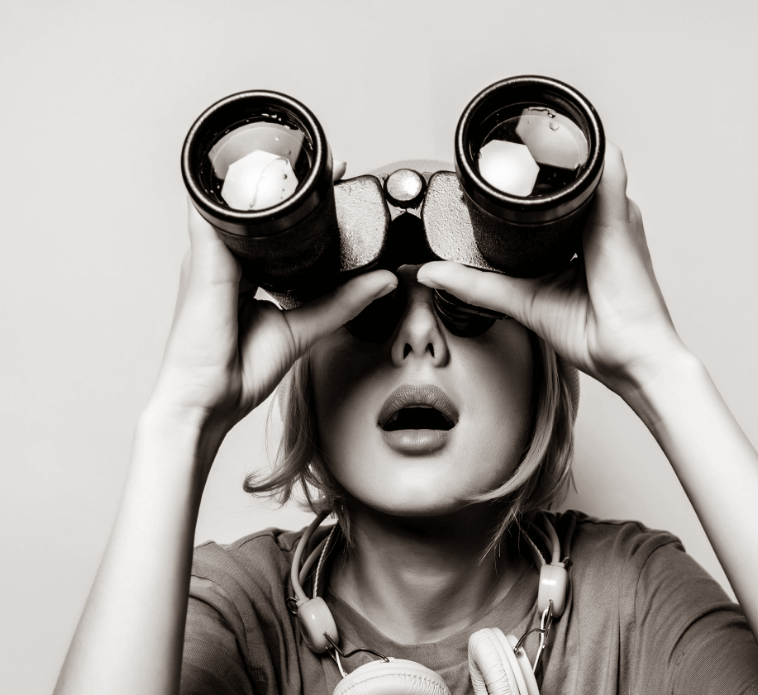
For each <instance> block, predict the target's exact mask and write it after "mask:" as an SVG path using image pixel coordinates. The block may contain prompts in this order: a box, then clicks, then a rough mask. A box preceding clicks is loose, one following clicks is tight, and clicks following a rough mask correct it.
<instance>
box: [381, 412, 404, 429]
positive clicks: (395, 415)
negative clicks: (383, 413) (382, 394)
mask: <svg viewBox="0 0 758 695" xmlns="http://www.w3.org/2000/svg"><path fill="white" fill-rule="evenodd" d="M398 415H400V411H399V410H396V411H395V412H394V414H393V415H392V417H391V418H390V419H389V420H387V422H385V423H384V426H385V427H386V426H387V425H389V424H390V423H391V422H395V420H397V416H398Z"/></svg>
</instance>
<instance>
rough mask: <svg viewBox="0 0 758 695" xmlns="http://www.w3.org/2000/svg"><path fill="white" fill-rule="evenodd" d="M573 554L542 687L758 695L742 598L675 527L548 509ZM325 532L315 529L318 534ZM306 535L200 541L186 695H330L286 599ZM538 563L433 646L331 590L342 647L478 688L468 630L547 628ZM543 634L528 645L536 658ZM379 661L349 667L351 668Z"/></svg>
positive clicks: (586, 693)
mask: <svg viewBox="0 0 758 695" xmlns="http://www.w3.org/2000/svg"><path fill="white" fill-rule="evenodd" d="M550 518H551V520H552V521H553V524H554V526H555V528H556V531H557V532H558V535H559V537H560V539H561V548H562V551H563V554H564V555H569V556H570V557H571V560H572V565H571V567H570V570H569V576H570V582H571V585H570V590H569V596H568V599H567V606H566V610H565V612H564V614H563V617H561V619H560V620H558V621H556V622H555V623H554V624H553V628H552V631H551V639H550V643H549V646H548V649H547V651H546V653H545V654H544V655H543V663H542V666H541V667H540V668H539V669H538V672H537V682H538V683H539V685H540V692H541V694H542V695H551V694H552V693H556V694H558V693H560V694H561V695H568V694H570V693H576V694H577V695H580V694H581V695H591V694H594V693H602V694H604V695H605V694H608V695H614V694H618V695H621V694H624V695H626V693H641V694H644V695H649V694H654V693H682V694H685V693H686V694H687V695H694V694H696V693H719V694H722V693H723V694H732V693H755V694H758V645H757V644H756V641H755V639H754V637H753V635H752V633H751V632H750V630H749V628H748V626H747V622H746V620H745V618H744V616H743V614H742V612H741V610H740V608H739V606H737V605H736V604H734V603H732V602H731V601H730V600H729V599H728V597H727V596H726V594H725V593H724V591H723V590H722V589H721V587H720V586H719V585H718V584H717V583H716V582H715V581H714V580H713V579H712V578H711V577H710V576H708V574H707V573H706V572H705V571H704V570H703V569H702V568H701V567H700V566H699V565H698V564H697V563H696V562H695V561H694V560H693V559H692V558H691V557H690V556H689V555H687V554H686V553H685V552H684V548H683V547H682V545H681V543H680V541H679V540H678V539H677V538H676V537H674V536H672V535H671V534H669V533H665V532H662V531H653V530H650V529H647V528H645V527H644V526H643V525H642V524H639V523H636V522H628V521H623V522H622V521H600V520H598V519H594V518H591V517H588V516H586V515H584V514H582V513H580V512H573V511H570V512H565V513H563V514H559V515H554V514H551V515H550ZM327 531H328V529H319V537H323V533H325V532H327ZM301 536H302V531H299V532H284V531H279V530H276V529H268V530H266V531H262V532H260V533H256V534H253V535H251V536H247V537H245V538H243V539H241V540H239V541H237V542H236V543H233V544H231V545H227V546H221V545H217V544H215V543H206V544H204V545H202V546H200V547H198V548H197V549H196V552H195V560H194V563H193V568H192V582H191V586H190V600H189V610H188V616H187V630H186V635H185V646H184V664H183V670H182V693H183V695H210V694H211V693H213V694H214V695H232V694H233V695H249V694H250V693H255V694H256V695H276V694H281V695H300V694H301V693H302V694H303V695H331V693H332V690H333V689H334V686H335V685H336V683H337V682H338V681H339V678H340V675H339V672H338V670H337V666H336V664H335V663H334V662H333V661H332V659H331V658H329V657H328V656H327V657H324V656H317V655H315V654H313V653H312V652H311V651H310V650H309V649H308V647H307V646H306V645H305V644H304V643H303V641H302V639H301V638H300V636H299V634H298V631H297V624H296V621H295V618H294V617H293V616H292V615H291V613H290V612H289V611H288V609H287V604H286V598H287V597H289V596H293V595H294V592H293V590H292V585H291V583H290V578H289V574H290V565H291V562H292V556H293V554H294V546H295V544H296V541H297V540H298V539H299V538H300V537H301ZM538 576H539V575H538V572H537V569H536V568H535V567H534V566H532V567H530V569H529V570H528V571H527V572H525V573H524V575H523V576H522V577H521V578H520V579H519V581H518V582H517V583H516V585H515V586H514V587H513V588H512V589H511V590H510V592H509V593H508V595H507V596H506V598H505V599H504V600H503V601H502V603H501V604H500V605H498V606H497V607H496V608H495V609H494V610H493V611H492V612H491V613H490V614H489V615H487V616H485V617H484V618H483V619H482V620H480V621H478V622H477V623H476V624H474V625H471V626H470V627H468V628H467V629H465V630H462V631H461V632H459V633H457V634H455V635H452V636H450V637H447V638H446V639H444V640H441V641H439V642H435V643H432V644H419V645H402V644H398V643H396V642H393V641H392V640H390V639H388V638H387V637H385V636H384V635H382V634H381V633H380V632H379V631H378V630H376V628H374V627H373V625H372V624H371V623H370V622H369V621H368V620H366V619H365V618H363V617H362V616H361V615H359V614H358V613H357V612H356V611H354V610H352V609H351V608H350V607H349V606H348V605H346V604H345V603H343V602H342V601H340V600H339V599H338V598H337V597H335V596H334V595H332V594H330V593H329V592H328V590H327V593H326V595H325V599H326V601H327V603H328V605H329V607H330V609H331V610H332V613H333V615H334V618H335V621H336V623H337V627H338V629H339V633H340V640H341V642H340V645H341V646H342V647H343V649H344V650H345V651H349V650H350V649H353V648H355V647H357V646H361V647H369V648H371V649H374V650H376V651H378V652H380V653H382V654H386V655H387V656H393V657H396V658H403V659H411V660H413V661H418V662H420V663H422V664H424V665H425V666H428V667H429V668H431V669H433V670H435V671H437V672H438V673H439V674H440V675H441V676H442V677H443V678H444V679H445V681H446V682H447V684H448V686H449V687H450V690H451V692H452V693H453V695H463V694H464V693H473V689H472V687H471V684H470V682H469V676H468V662H467V661H468V660H467V645H468V638H469V636H470V635H471V634H472V633H473V632H475V631H476V630H478V629H480V628H482V627H499V628H500V629H501V630H503V632H504V633H506V634H514V635H517V636H521V635H522V634H523V633H524V632H526V630H527V629H529V628H530V627H536V626H538V624H539V618H538V616H537V609H536V605H537V588H538ZM537 644H538V638H537V636H536V635H534V636H532V637H530V638H529V640H528V641H527V644H526V649H527V653H528V655H529V658H530V660H532V661H533V660H534V654H535V651H536V646H537ZM370 658H371V657H368V656H365V655H363V654H361V655H358V656H356V657H353V658H351V659H349V660H348V661H346V662H345V665H346V667H347V670H348V671H351V670H353V669H355V668H357V667H358V666H359V665H361V664H362V663H365V662H366V661H368V660H370Z"/></svg>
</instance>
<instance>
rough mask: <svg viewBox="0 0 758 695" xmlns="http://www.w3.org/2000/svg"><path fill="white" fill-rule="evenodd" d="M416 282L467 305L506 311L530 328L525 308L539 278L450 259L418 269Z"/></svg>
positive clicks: (530, 302) (530, 300) (527, 311)
mask: <svg viewBox="0 0 758 695" xmlns="http://www.w3.org/2000/svg"><path fill="white" fill-rule="evenodd" d="M418 281H419V282H420V283H421V284H423V285H426V286H427V287H431V288H432V289H436V290H445V291H447V292H450V294H453V295H455V296H456V297H458V299H460V300H462V301H464V302H466V303H467V304H473V305H474V306H479V307H482V308H484V309H491V310H493V311H499V312H500V313H503V314H507V315H508V316H511V317H513V318H514V319H516V320H517V321H518V322H519V323H523V324H524V325H526V326H527V327H530V326H529V323H530V321H529V318H530V317H529V313H530V311H529V307H530V305H531V304H532V302H533V298H534V294H535V290H536V288H537V283H538V282H539V279H532V278H512V277H510V276H508V275H500V274H499V273H493V272H488V271H485V270H476V269H475V268H469V267H468V266H465V265H461V264H460V263H456V262H454V261H433V262H432V263H427V264H426V265H424V266H422V267H421V268H420V269H419V271H418Z"/></svg>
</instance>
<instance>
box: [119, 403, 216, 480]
mask: <svg viewBox="0 0 758 695" xmlns="http://www.w3.org/2000/svg"><path fill="white" fill-rule="evenodd" d="M225 435H226V430H220V429H219V428H217V427H213V425H212V423H211V422H210V419H209V418H208V417H207V416H206V415H205V414H204V413H202V412H199V411H197V410H195V409H190V408H177V407H175V406H172V405H169V404H166V403H162V402H160V401H155V400H151V402H150V403H148V405H147V407H146V408H145V409H144V410H143V411H142V413H141V414H140V417H139V420H138V421H137V427H136V430H135V436H134V453H133V457H132V466H133V467H135V468H140V467H142V468H144V467H145V466H144V465H143V464H147V465H148V466H150V467H152V468H154V469H157V470H158V471H160V472H161V474H162V476H163V477H165V478H166V479H167V480H168V479H171V480H172V481H173V482H176V481H178V480H179V479H182V480H186V481H188V482H190V484H191V485H192V486H193V487H197V488H199V490H200V491H202V488H203V486H204V485H205V480H206V478H207V476H208V473H209V471H210V468H211V465H212V464H213V460H214V459H215V457H216V453H217V452H218V449H219V447H220V446H221V442H222V441H223V439H224V436H225Z"/></svg>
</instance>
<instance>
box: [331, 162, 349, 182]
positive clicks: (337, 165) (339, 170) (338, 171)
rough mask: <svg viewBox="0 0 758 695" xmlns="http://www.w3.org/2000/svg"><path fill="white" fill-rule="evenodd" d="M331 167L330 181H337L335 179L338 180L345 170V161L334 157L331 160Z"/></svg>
mask: <svg viewBox="0 0 758 695" xmlns="http://www.w3.org/2000/svg"><path fill="white" fill-rule="evenodd" d="M332 167H333V171H332V181H334V182H335V183H337V181H339V180H340V179H341V178H342V177H343V176H344V175H345V172H346V171H347V162H343V161H341V160H339V159H334V160H332Z"/></svg>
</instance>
